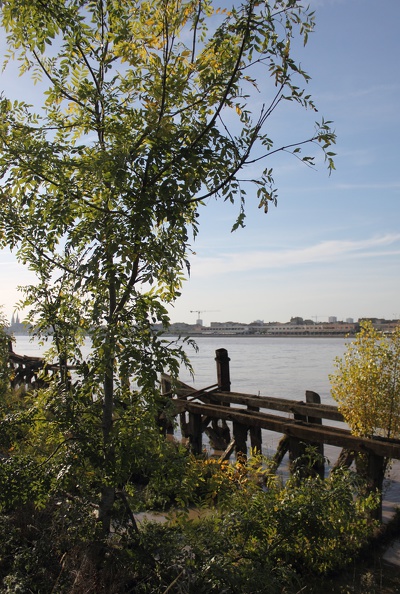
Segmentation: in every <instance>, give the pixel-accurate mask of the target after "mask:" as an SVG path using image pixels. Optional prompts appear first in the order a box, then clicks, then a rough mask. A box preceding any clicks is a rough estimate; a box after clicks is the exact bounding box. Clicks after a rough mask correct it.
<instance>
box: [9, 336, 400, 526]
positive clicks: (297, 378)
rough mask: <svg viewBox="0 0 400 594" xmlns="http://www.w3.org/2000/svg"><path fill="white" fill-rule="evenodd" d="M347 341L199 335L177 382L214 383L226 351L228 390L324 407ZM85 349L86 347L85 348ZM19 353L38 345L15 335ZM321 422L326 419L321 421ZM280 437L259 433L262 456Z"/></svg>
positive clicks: (395, 477)
mask: <svg viewBox="0 0 400 594" xmlns="http://www.w3.org/2000/svg"><path fill="white" fill-rule="evenodd" d="M348 342H349V339H345V338H336V337H335V338H325V337H310V338H308V337H307V338H306V337H304V338H303V337H293V338H291V337H276V338H275V337H262V336H254V337H245V336H212V337H211V336H210V337H208V336H207V337H206V336H201V337H197V338H196V343H197V346H198V352H195V351H194V350H193V349H191V348H190V347H188V348H187V353H188V355H189V356H190V359H191V362H192V365H193V369H194V379H193V378H192V377H191V375H190V373H189V372H188V370H186V369H182V370H181V374H180V376H181V379H182V380H183V381H184V382H186V383H188V384H191V385H193V387H195V388H196V389H199V388H204V387H206V386H210V385H212V384H215V383H216V381H217V380H216V377H217V376H216V364H215V351H216V349H219V348H225V349H227V351H228V355H229V358H230V376H231V390H232V391H234V392H243V393H247V394H259V395H261V396H275V397H279V398H288V399H291V400H304V399H305V391H306V390H313V391H314V392H317V393H318V394H319V395H320V397H321V402H323V403H324V404H334V402H333V400H332V398H331V395H330V382H329V374H331V373H332V372H333V371H334V369H335V366H334V361H335V358H336V357H342V356H343V354H344V352H345V350H346V344H347V343H348ZM86 348H87V349H89V348H90V345H89V343H88V344H87V346H86ZM14 350H15V352H16V353H18V354H20V355H33V356H40V355H41V354H42V353H43V352H44V351H45V350H46V348H45V347H39V346H38V344H37V343H36V342H32V341H30V339H29V337H27V336H18V337H17V339H16V344H15V346H14ZM324 422H325V421H324ZM280 437H281V436H280V435H278V434H273V433H271V432H265V434H263V448H264V450H265V451H264V453H265V454H267V455H269V454H272V453H273V452H274V451H275V448H276V445H277V442H278V441H279V439H280ZM338 452H339V450H338V449H337V448H334V447H330V446H327V447H326V448H325V455H326V456H327V457H328V459H330V460H331V461H332V462H334V461H335V459H336V457H337V455H338ZM396 505H400V463H399V462H397V461H396V462H395V463H394V465H393V468H392V470H391V472H390V476H389V479H388V480H387V481H386V487H385V494H384V506H383V513H384V517H385V518H386V519H387V518H388V517H389V516H390V515H391V514H392V513H393V509H394V508H395V506H396Z"/></svg>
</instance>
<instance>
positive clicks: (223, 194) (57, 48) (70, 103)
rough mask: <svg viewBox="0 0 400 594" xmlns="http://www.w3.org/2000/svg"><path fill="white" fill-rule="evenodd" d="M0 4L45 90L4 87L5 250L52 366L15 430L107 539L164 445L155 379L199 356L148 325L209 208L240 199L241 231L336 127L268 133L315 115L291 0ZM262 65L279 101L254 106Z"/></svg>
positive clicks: (304, 35)
mask: <svg viewBox="0 0 400 594" xmlns="http://www.w3.org/2000/svg"><path fill="white" fill-rule="evenodd" d="M0 15H1V25H2V27H3V31H4V33H5V37H6V45H7V51H6V54H5V56H4V67H7V66H8V63H9V62H10V61H12V60H16V61H17V62H18V65H19V70H20V74H21V75H23V76H24V80H25V81H27V80H28V75H31V79H32V80H33V83H34V84H36V85H37V87H36V88H37V89H40V91H41V93H42V95H41V97H42V100H41V101H40V100H39V101H38V105H36V106H32V105H30V104H28V103H27V102H26V101H17V100H16V101H11V100H9V99H7V98H6V97H4V96H2V97H1V98H0V113H1V118H0V120H1V122H0V176H1V188H0V213H1V214H0V246H1V247H9V248H11V249H13V250H15V251H16V253H17V257H18V259H19V260H20V262H22V263H24V264H26V265H27V266H28V267H29V269H30V270H31V271H32V272H34V273H35V275H36V277H37V284H35V285H31V286H28V287H26V288H25V297H24V299H23V301H22V303H21V305H22V306H24V307H28V308H29V310H30V314H29V318H28V321H30V322H31V323H32V325H33V326H34V327H35V329H36V333H37V335H38V336H39V338H41V339H42V340H45V339H47V338H50V339H51V342H52V346H51V349H50V351H49V354H48V357H49V359H51V360H52V361H53V362H54V363H56V364H58V366H59V373H57V374H55V377H54V378H53V379H52V380H50V379H49V387H48V389H47V390H43V391H41V392H40V394H38V397H37V402H32V404H31V405H30V406H29V408H28V412H29V414H28V413H27V414H26V415H25V417H24V418H22V417H19V421H18V422H19V423H20V426H22V425H21V423H22V424H24V423H27V425H25V430H26V433H25V436H24V439H22V441H21V444H20V446H17V445H16V444H17V440H16V439H15V435H16V433H15V434H14V436H13V435H11V433H10V436H9V440H10V441H12V440H14V441H13V443H14V447H15V449H16V453H15V456H17V455H18V456H19V455H20V456H22V458H21V459H24V456H27V453H28V454H29V455H30V456H33V462H32V463H33V464H36V467H35V468H36V470H37V473H38V474H39V475H40V474H43V485H44V486H46V488H48V489H49V493H55V492H57V490H58V491H60V490H66V489H72V487H73V485H74V484H75V485H78V486H79V489H78V491H80V496H82V494H83V493H90V492H91V497H90V499H91V501H96V502H97V504H98V508H99V524H101V525H102V528H103V536H104V537H107V535H108V534H109V532H110V529H111V519H112V513H113V508H114V506H115V505H117V504H116V490H117V488H118V486H119V485H125V484H126V483H127V481H129V477H130V476H131V474H132V473H135V472H136V471H135V469H137V468H139V469H140V466H141V465H142V464H143V465H144V469H145V468H146V459H145V458H146V456H145V453H146V452H154V449H155V444H156V443H157V437H156V432H157V428H156V426H155V419H156V417H157V414H158V412H159V410H160V409H162V408H163V406H164V402H163V399H162V397H161V395H160V385H159V373H160V372H161V371H164V370H165V371H169V372H170V373H171V375H172V376H174V377H176V375H177V374H178V371H179V367H180V364H189V361H188V358H187V355H186V354H185V351H184V349H183V346H182V345H181V344H176V343H173V344H171V342H170V341H168V340H166V339H165V338H163V336H162V332H159V331H157V330H156V329H155V324H157V323H158V324H159V325H160V327H162V328H163V329H164V330H165V329H167V328H168V324H169V316H168V312H167V309H166V306H167V305H170V304H173V302H174V301H175V299H176V298H177V297H178V296H179V295H180V292H181V289H182V283H183V280H184V277H185V274H186V271H187V270H188V266H189V265H188V254H189V253H190V249H191V248H190V237H191V235H193V236H196V234H197V232H198V224H197V217H198V214H199V212H198V210H199V208H200V206H201V205H203V204H204V201H205V200H206V199H207V198H209V197H211V196H214V197H216V198H221V199H222V200H225V201H230V202H234V201H237V202H238V205H239V216H238V220H237V224H236V226H239V225H243V224H244V214H245V213H244V205H245V196H246V189H245V187H246V185H247V184H248V183H250V184H251V185H253V186H254V185H255V187H256V191H257V202H258V205H259V207H260V208H262V209H264V210H265V211H267V210H268V205H269V204H270V203H271V202H272V203H276V200H277V192H276V189H275V184H274V179H273V170H272V168H271V167H270V166H268V167H265V162H266V161H268V160H270V158H271V157H272V155H273V154H275V153H276V152H279V151H281V152H282V151H286V152H290V151H292V152H293V153H294V154H295V157H296V158H300V160H302V161H303V162H304V163H306V164H307V165H309V164H312V163H313V157H312V155H310V156H303V157H302V156H301V150H302V149H303V148H304V146H305V145H309V146H310V149H312V150H314V145H317V146H319V148H320V149H321V150H322V153H323V155H324V157H325V159H326V163H327V166H328V169H329V171H330V170H332V168H333V162H332V152H331V151H330V148H331V146H332V144H334V142H335V135H334V133H333V132H332V131H331V129H330V123H329V122H326V121H324V120H322V121H321V122H320V123H319V124H316V125H315V128H313V130H312V132H311V133H310V135H309V136H308V137H307V138H305V139H299V142H297V141H295V142H294V143H293V144H290V145H286V146H279V145H278V146H275V145H274V142H273V141H272V139H270V138H269V137H268V136H267V135H266V133H265V128H266V125H267V122H268V121H269V119H270V118H271V117H272V115H273V114H274V112H275V110H276V109H277V108H278V106H281V105H282V104H284V103H285V102H286V101H292V102H295V103H297V104H298V105H299V106H300V107H301V108H305V109H309V110H311V111H316V109H315V106H314V103H313V101H312V99H311V97H310V96H309V95H307V94H306V93H305V89H304V87H305V85H306V83H307V81H308V79H309V76H308V75H307V74H306V72H305V71H304V70H303V69H302V68H301V66H300V64H299V63H297V62H296V60H295V59H294V58H293V56H292V49H291V43H292V39H293V38H294V37H295V36H297V37H300V39H302V40H303V42H304V43H306V42H307V39H308V35H309V33H310V32H311V31H312V30H313V27H314V15H313V13H312V12H310V11H309V10H307V9H303V8H302V7H300V6H299V5H298V4H297V3H296V2H294V1H293V0H285V1H281V0H279V1H278V0H277V1H276V2H273V3H265V2H261V1H259V0H246V2H244V3H243V4H242V5H240V6H239V5H237V4H236V3H235V4H234V6H233V7H232V9H231V10H230V11H228V10H226V9H223V10H221V9H215V8H214V7H213V5H212V3H211V2H210V0H205V1H204V2H198V1H197V0H196V1H193V0H177V2H174V3H171V2H165V1H164V0H163V1H160V0H149V1H146V2H144V1H141V0H126V1H124V2H112V1H109V2H104V1H102V0H98V1H97V0H96V1H91V0H90V1H89V0H82V1H81V0H63V1H60V0H50V1H48V2H42V0H7V1H4V2H2V3H1V5H0ZM260 73H261V76H263V78H265V73H269V75H270V80H267V81H266V82H265V85H266V90H267V92H266V93H265V95H266V96H268V93H269V96H270V99H269V100H266V103H265V104H264V105H263V106H262V107H261V109H260V110H259V111H258V112H257V111H254V112H253V113H252V108H251V100H252V99H254V98H255V97H257V101H256V102H255V105H257V106H258V105H259V101H258V93H259V89H258V86H257V78H258V77H259V75H260ZM24 93H25V94H29V91H28V87H27V86H24ZM263 94H264V89H263ZM256 162H258V163H260V164H261V163H262V162H263V163H264V165H263V166H260V171H259V173H258V175H256V174H255V175H254V178H253V179H252V180H249V182H244V181H241V177H242V176H241V175H240V172H241V170H242V169H243V168H244V167H246V166H254V164H255V163H256ZM89 333H90V336H91V339H92V351H91V354H90V356H89V357H88V358H86V359H84V357H83V356H82V350H81V346H82V341H83V338H84V336H85V335H87V334H89ZM67 364H73V365H74V367H75V370H74V379H73V381H71V378H70V377H69V374H68V368H67ZM17 416H18V415H17ZM12 426H13V427H14V428H15V427H16V426H17V425H16V423H12ZM146 441H147V442H148V444H147V445H146ZM157 447H159V446H157ZM24 448H25V451H24ZM16 464H17V467H18V461H16ZM142 470H143V469H142ZM18 472H19V471H18ZM21 472H22V471H21ZM38 480H40V479H38ZM27 481H28V483H27V484H29V481H30V478H29V477H28V478H27ZM21 482H22V483H23V481H21ZM44 490H45V489H44ZM34 492H36V491H34ZM38 492H41V489H38ZM15 496H16V495H15ZM10 498H11V500H12V501H14V499H13V498H14V495H12V496H11V495H10ZM17 500H18V497H16V499H15V501H17ZM22 500H24V497H22ZM42 504H43V503H41V505H42ZM4 505H5V503H4Z"/></svg>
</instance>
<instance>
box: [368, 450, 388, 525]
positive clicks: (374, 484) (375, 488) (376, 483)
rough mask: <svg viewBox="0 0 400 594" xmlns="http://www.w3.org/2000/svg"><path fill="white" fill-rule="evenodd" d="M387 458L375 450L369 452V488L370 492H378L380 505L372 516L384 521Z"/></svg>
mask: <svg viewBox="0 0 400 594" xmlns="http://www.w3.org/2000/svg"><path fill="white" fill-rule="evenodd" d="M385 471H386V460H385V458H384V457H383V456H378V455H377V454H374V453H373V452H369V453H368V462H367V489H368V492H369V493H378V497H379V505H378V507H377V508H376V509H375V510H373V512H372V514H371V515H372V517H373V518H374V520H378V521H379V522H380V523H382V489H383V479H384V478H385Z"/></svg>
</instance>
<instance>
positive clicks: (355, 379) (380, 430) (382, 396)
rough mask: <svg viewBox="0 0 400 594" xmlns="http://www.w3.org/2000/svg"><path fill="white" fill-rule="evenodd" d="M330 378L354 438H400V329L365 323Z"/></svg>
mask: <svg viewBox="0 0 400 594" xmlns="http://www.w3.org/2000/svg"><path fill="white" fill-rule="evenodd" d="M335 364H336V372H335V373H334V374H332V375H331V376H330V381H331V385H332V396H333V398H334V399H335V400H336V401H337V402H338V405H339V410H340V411H341V413H342V414H343V416H344V418H345V421H346V422H347V423H348V425H349V426H350V428H351V430H352V432H353V433H354V434H355V435H360V436H366V437H369V436H372V435H382V436H385V437H399V435H400V329H399V328H397V329H396V330H395V331H394V332H393V333H392V334H386V333H384V332H381V331H379V330H375V329H374V328H373V326H372V323H371V322H368V321H366V322H363V323H362V324H361V330H360V332H359V333H358V334H357V335H356V337H355V340H354V341H352V342H350V343H349V344H348V345H347V351H346V353H345V355H344V357H343V358H342V359H341V358H338V359H337V360H336V362H335Z"/></svg>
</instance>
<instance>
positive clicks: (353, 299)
mask: <svg viewBox="0 0 400 594" xmlns="http://www.w3.org/2000/svg"><path fill="white" fill-rule="evenodd" d="M308 3H309V4H310V6H311V7H312V8H313V9H315V11H316V29H315V32H314V33H313V34H312V35H311V36H310V38H309V43H308V45H307V46H306V48H302V47H300V46H299V48H297V52H298V53H296V54H295V55H294V57H297V58H298V59H299V60H300V61H301V64H302V66H303V68H304V69H305V70H306V72H307V73H308V74H309V75H310V76H311V80H310V82H309V84H308V89H307V90H308V92H309V93H311V95H312V97H313V99H314V101H315V103H316V105H317V107H318V114H313V113H311V112H305V111H304V110H302V109H301V108H300V107H298V108H297V109H296V108H295V106H293V105H292V104H287V106H286V107H284V109H282V110H280V111H277V112H275V115H274V118H273V120H272V121H271V122H270V124H269V126H268V127H267V131H268V134H269V135H270V136H272V138H273V140H274V142H275V144H276V146H278V145H281V144H283V143H284V142H285V141H286V139H288V138H290V139H291V140H293V141H296V140H302V139H303V138H304V137H305V135H307V134H309V133H312V131H313V122H314V121H315V120H316V119H321V117H322V116H323V117H324V118H325V119H327V120H332V121H333V128H334V129H335V131H336V134H337V144H336V147H335V149H334V150H335V152H336V153H337V156H336V158H335V166H336V171H335V172H333V173H332V175H331V176H329V175H328V172H327V170H326V168H325V166H324V164H323V162H322V161H321V159H317V162H316V167H315V169H310V168H309V167H306V166H305V165H304V164H302V163H300V162H299V160H297V159H296V158H294V157H293V156H291V155H289V154H279V155H276V156H275V157H274V158H271V160H270V161H269V162H268V166H271V167H273V168H274V178H275V184H276V187H277V189H278V194H279V197H278V206H277V207H276V208H275V207H273V206H272V207H270V209H269V212H268V214H264V212H263V211H262V210H259V209H258V208H257V198H256V195H255V194H256V189H253V190H250V189H249V190H248V194H247V203H246V215H247V218H246V227H245V228H244V229H238V230H237V231H235V232H233V233H231V228H232V225H233V223H234V222H235V219H236V216H237V214H238V205H231V204H227V203H223V202H218V201H216V200H215V199H210V200H209V201H208V202H207V203H206V205H205V206H203V207H201V210H200V232H199V235H198V236H197V238H196V240H195V241H194V243H192V249H193V251H194V252H195V254H193V255H192V256H191V258H190V260H191V275H190V279H188V280H187V281H186V282H185V283H184V286H183V289H182V295H181V297H180V298H179V299H178V300H177V302H176V303H175V305H174V307H173V308H171V309H170V315H171V320H172V321H173V322H187V323H195V321H196V319H197V318H198V316H199V313H200V318H201V319H202V320H203V323H204V324H205V325H209V323H210V322H212V321H222V322H224V321H236V322H244V323H250V322H252V321H254V320H264V321H265V322H272V321H280V322H285V321H288V320H289V319H290V318H291V317H292V316H301V317H303V318H307V319H310V318H311V319H314V320H316V321H326V320H327V319H328V317H330V316H336V317H337V319H338V320H345V319H347V318H353V319H355V320H357V319H358V318H360V317H368V316H371V317H378V318H386V319H392V318H400V167H399V164H398V157H399V148H398V144H399V141H400V110H399V99H398V97H399V96H400V59H399V58H400V36H399V34H398V29H399V25H400V2H399V0H380V1H379V2H378V1H377V0H310V1H309V2H308ZM21 84H22V83H21ZM0 88H2V89H4V91H5V93H6V94H7V90H9V89H10V88H13V90H15V79H12V77H11V75H10V74H9V73H8V72H7V71H6V72H5V73H3V74H2V77H1V80H0ZM22 89H23V87H21V90H22ZM266 100H267V98H266ZM281 139H282V142H281ZM33 280H34V279H33V276H32V275H31V274H30V273H29V272H27V271H26V270H25V269H24V268H23V267H22V265H20V264H18V263H17V262H16V260H15V257H14V255H12V254H10V253H9V252H8V251H3V252H0V305H1V304H3V310H4V313H5V315H6V316H7V317H8V318H9V317H11V314H12V313H13V311H14V307H15V304H16V303H17V302H18V300H19V299H20V298H21V294H20V293H18V290H17V287H18V286H19V285H24V284H28V283H30V282H32V281H33Z"/></svg>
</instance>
